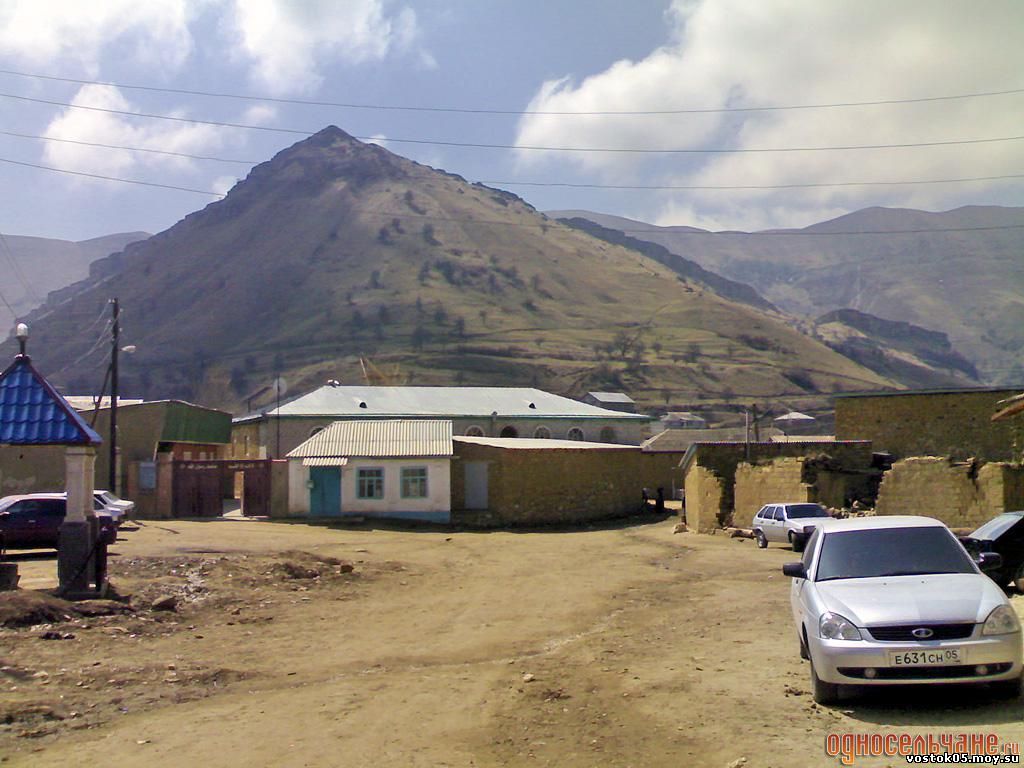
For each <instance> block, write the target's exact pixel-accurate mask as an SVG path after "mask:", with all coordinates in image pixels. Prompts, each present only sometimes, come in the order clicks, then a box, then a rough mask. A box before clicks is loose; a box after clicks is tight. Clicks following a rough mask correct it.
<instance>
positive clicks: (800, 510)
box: [786, 504, 828, 520]
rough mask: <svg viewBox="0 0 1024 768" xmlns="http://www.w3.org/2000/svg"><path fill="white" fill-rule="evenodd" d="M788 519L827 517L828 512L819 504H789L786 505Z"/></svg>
mask: <svg viewBox="0 0 1024 768" xmlns="http://www.w3.org/2000/svg"><path fill="white" fill-rule="evenodd" d="M786 514H787V515H789V519H790V520H794V519H797V518H802V517H828V512H826V511H825V508H824V507H822V506H821V505H820V504H790V505H789V506H788V507H786Z"/></svg>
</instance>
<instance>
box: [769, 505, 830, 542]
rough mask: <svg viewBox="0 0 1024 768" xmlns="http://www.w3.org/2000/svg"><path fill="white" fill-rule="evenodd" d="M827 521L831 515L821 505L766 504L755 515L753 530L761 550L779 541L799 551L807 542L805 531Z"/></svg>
mask: <svg viewBox="0 0 1024 768" xmlns="http://www.w3.org/2000/svg"><path fill="white" fill-rule="evenodd" d="M827 519H829V514H828V512H827V511H826V510H825V508H824V507H823V506H821V504H810V503H794V504H765V505H764V506H763V507H761V508H760V509H759V510H757V514H756V515H754V522H753V524H752V525H751V529H752V530H753V532H754V538H755V539H756V540H757V546H759V547H761V549H764V548H765V547H767V546H768V542H770V541H777V542H780V543H781V542H787V543H789V545H790V546H792V547H793V550H794V551H799V550H800V549H802V546H803V544H804V541H805V539H804V537H803V533H804V529H805V528H806V527H807V526H809V525H818V524H819V523H821V521H822V520H827Z"/></svg>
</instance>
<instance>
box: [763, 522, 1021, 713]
mask: <svg viewBox="0 0 1024 768" xmlns="http://www.w3.org/2000/svg"><path fill="white" fill-rule="evenodd" d="M1000 561H1001V558H1000V557H999V555H997V554H995V553H984V554H983V555H982V556H981V559H980V561H979V564H980V565H981V566H982V567H983V568H985V569H986V570H987V569H990V568H998V567H999V564H1000ZM783 573H785V574H786V575H787V576H791V577H792V578H793V581H792V585H791V592H790V602H791V605H792V609H793V618H794V620H795V622H796V631H797V636H798V638H799V642H800V656H801V658H804V659H809V660H810V662H811V684H812V686H813V689H814V700H815V701H817V702H819V703H822V704H826V703H829V702H833V701H835V700H836V699H838V698H839V695H840V692H841V691H842V689H843V687H844V686H847V685H902V684H910V683H918V684H920V683H988V684H989V685H990V686H991V687H992V688H994V689H996V691H997V692H998V693H1000V694H1002V695H1006V696H1012V697H1016V696H1019V695H1020V691H1021V673H1022V667H1021V653H1022V651H1021V628H1020V623H1019V621H1018V619H1017V614H1016V612H1015V611H1014V610H1013V608H1012V607H1011V606H1010V603H1009V601H1008V600H1007V599H1006V595H1005V594H1003V591H1002V590H1001V589H1000V588H999V587H998V586H996V584H995V583H994V582H993V581H992V580H991V579H990V578H988V577H987V576H985V575H984V574H983V573H982V572H981V570H980V569H979V567H978V564H975V562H974V561H973V560H972V559H971V557H970V555H968V554H967V551H966V550H965V549H964V548H963V546H962V545H961V544H960V542H959V541H958V540H957V539H956V537H955V536H954V535H953V534H952V532H950V530H949V529H948V528H947V527H946V526H945V525H943V524H942V523H941V522H939V521H938V520H932V519H931V518H927V517H910V516H903V517H901V516H892V517H865V518H858V519H849V520H826V521H824V522H823V523H822V524H821V525H820V526H819V527H818V528H817V529H815V531H814V532H813V533H812V535H811V538H810V540H809V541H808V542H807V547H806V549H805V550H804V555H803V559H802V560H801V562H798V563H789V564H787V565H785V566H784V567H783Z"/></svg>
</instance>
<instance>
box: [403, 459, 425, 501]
mask: <svg viewBox="0 0 1024 768" xmlns="http://www.w3.org/2000/svg"><path fill="white" fill-rule="evenodd" d="M402 498H403V499H425V498H427V468H426V467H402Z"/></svg>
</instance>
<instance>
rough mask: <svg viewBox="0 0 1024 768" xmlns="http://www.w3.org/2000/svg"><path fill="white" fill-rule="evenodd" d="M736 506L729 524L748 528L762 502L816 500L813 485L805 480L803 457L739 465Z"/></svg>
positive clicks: (735, 494) (737, 470)
mask: <svg viewBox="0 0 1024 768" xmlns="http://www.w3.org/2000/svg"><path fill="white" fill-rule="evenodd" d="M734 496H735V509H734V511H733V516H732V523H733V525H736V526H741V527H743V528H749V527H750V526H751V524H752V522H753V519H754V515H755V514H756V513H757V510H759V509H760V508H761V507H763V506H764V505H765V504H771V503H772V502H779V501H791V502H799V501H816V500H817V494H816V492H815V489H814V487H813V486H811V485H809V484H808V483H805V482H804V460H803V459H799V458H785V459H775V460H774V461H772V462H770V463H768V464H761V465H751V464H740V465H739V467H737V468H736V489H735V492H734Z"/></svg>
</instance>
